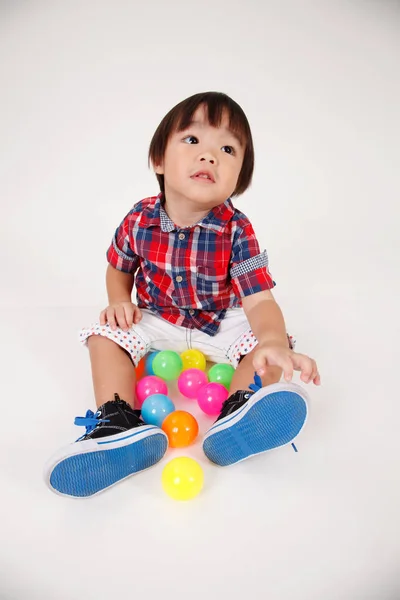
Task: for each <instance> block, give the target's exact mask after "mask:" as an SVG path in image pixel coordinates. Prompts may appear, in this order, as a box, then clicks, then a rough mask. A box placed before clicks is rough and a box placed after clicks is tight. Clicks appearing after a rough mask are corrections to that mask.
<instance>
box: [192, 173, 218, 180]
mask: <svg viewBox="0 0 400 600" xmlns="http://www.w3.org/2000/svg"><path fill="white" fill-rule="evenodd" d="M190 179H194V180H195V181H204V183H215V179H214V177H213V175H212V173H210V171H197V173H195V174H194V175H191V176H190Z"/></svg>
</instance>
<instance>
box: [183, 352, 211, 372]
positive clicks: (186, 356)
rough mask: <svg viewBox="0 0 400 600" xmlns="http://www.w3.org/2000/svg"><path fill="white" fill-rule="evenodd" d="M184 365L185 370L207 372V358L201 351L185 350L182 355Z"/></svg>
mask: <svg viewBox="0 0 400 600" xmlns="http://www.w3.org/2000/svg"><path fill="white" fill-rule="evenodd" d="M181 359H182V363H183V370H184V371H185V370H186V369H200V370H201V371H205V370H206V357H205V356H204V354H203V353H202V352H200V350H194V349H192V350H185V351H184V352H182V354H181Z"/></svg>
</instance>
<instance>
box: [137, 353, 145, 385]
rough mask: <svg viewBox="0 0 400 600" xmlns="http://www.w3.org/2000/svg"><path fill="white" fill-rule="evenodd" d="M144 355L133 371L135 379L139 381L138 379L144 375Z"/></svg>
mask: <svg viewBox="0 0 400 600" xmlns="http://www.w3.org/2000/svg"><path fill="white" fill-rule="evenodd" d="M145 361H146V359H145V357H143V358H142V359H141V360H140V361H139V362H138V365H137V367H136V368H135V373H136V381H139V379H141V378H142V377H143V375H144V371H145Z"/></svg>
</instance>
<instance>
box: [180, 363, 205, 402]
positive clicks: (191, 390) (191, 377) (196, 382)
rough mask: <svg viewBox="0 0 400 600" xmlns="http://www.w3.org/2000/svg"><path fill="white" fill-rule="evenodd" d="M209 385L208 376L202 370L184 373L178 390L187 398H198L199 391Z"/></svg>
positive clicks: (190, 370)
mask: <svg viewBox="0 0 400 600" xmlns="http://www.w3.org/2000/svg"><path fill="white" fill-rule="evenodd" d="M206 383H207V375H206V374H205V373H204V371H201V370H200V369H187V370H186V371H182V373H181V374H180V375H179V379H178V389H179V391H180V393H181V394H183V395H184V396H185V398H192V399H193V398H197V394H198V391H199V389H200V388H201V387H202V386H203V385H205V384H206Z"/></svg>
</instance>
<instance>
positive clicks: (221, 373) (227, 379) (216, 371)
mask: <svg viewBox="0 0 400 600" xmlns="http://www.w3.org/2000/svg"><path fill="white" fill-rule="evenodd" d="M234 372H235V369H234V368H233V367H232V365H226V364H224V363H219V364H217V365H214V366H213V367H211V369H210V370H209V371H208V379H209V380H210V381H212V382H213V383H221V384H222V385H223V386H224V387H226V389H227V390H229V387H230V385H231V381H232V377H233V374H234Z"/></svg>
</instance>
